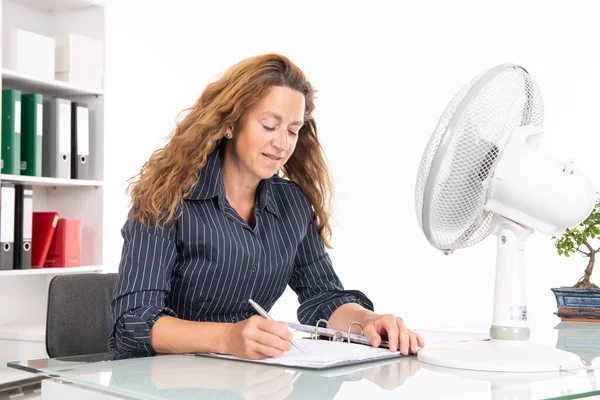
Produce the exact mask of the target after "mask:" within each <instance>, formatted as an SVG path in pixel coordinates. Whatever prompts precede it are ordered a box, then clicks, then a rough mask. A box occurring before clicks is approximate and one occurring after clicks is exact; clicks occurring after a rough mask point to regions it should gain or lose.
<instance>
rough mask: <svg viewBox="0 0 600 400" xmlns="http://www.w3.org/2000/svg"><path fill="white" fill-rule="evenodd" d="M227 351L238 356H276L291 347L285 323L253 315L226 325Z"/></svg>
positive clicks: (252, 358)
mask: <svg viewBox="0 0 600 400" xmlns="http://www.w3.org/2000/svg"><path fill="white" fill-rule="evenodd" d="M225 336H226V337H227V352H228V353H229V354H232V355H234V356H236V357H239V358H246V359H249V360H260V359H263V358H268V357H278V356H280V355H282V354H283V353H284V352H285V351H288V350H289V349H290V348H291V347H292V342H291V340H292V333H291V332H290V331H289V329H288V327H287V324H286V323H285V322H280V321H270V320H268V319H266V318H263V317H261V316H258V315H255V316H252V317H250V318H248V319H246V320H244V321H241V322H237V323H235V324H231V325H228V326H227V332H226V335H225Z"/></svg>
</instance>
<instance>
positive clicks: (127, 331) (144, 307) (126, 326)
mask: <svg viewBox="0 0 600 400" xmlns="http://www.w3.org/2000/svg"><path fill="white" fill-rule="evenodd" d="M121 234H122V236H123V239H124V242H123V251H122V254H121V262H120V265H119V277H118V279H117V283H116V286H115V291H114V295H113V301H112V304H111V314H112V318H113V323H114V327H113V331H112V334H111V336H110V338H109V343H108V345H109V350H110V351H111V352H119V351H121V352H135V353H141V354H144V353H145V354H154V353H155V352H154V349H153V348H152V346H151V344H150V329H151V328H152V326H153V325H154V323H155V322H156V321H157V320H158V318H160V317H162V316H164V315H170V316H173V317H177V315H176V314H175V312H174V311H173V310H171V309H170V308H168V307H166V306H165V297H166V295H167V293H168V292H169V290H170V278H171V274H172V271H173V267H174V265H175V263H176V260H177V246H176V243H177V239H176V236H177V235H176V228H175V223H170V224H167V225H165V226H164V227H163V228H156V227H149V228H148V227H145V226H143V225H142V224H141V223H140V222H139V221H137V220H133V219H130V220H128V221H127V222H126V223H125V225H124V226H123V228H122V229H121Z"/></svg>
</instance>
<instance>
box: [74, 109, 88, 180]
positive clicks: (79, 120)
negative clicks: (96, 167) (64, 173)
mask: <svg viewBox="0 0 600 400" xmlns="http://www.w3.org/2000/svg"><path fill="white" fill-rule="evenodd" d="M71 154H72V155H73V160H72V164H71V178H73V179H91V177H90V162H89V161H90V160H89V157H90V111H89V108H88V106H87V104H84V103H78V102H73V103H72V104H71Z"/></svg>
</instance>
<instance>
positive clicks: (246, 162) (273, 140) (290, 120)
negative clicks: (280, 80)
mask: <svg viewBox="0 0 600 400" xmlns="http://www.w3.org/2000/svg"><path fill="white" fill-rule="evenodd" d="M304 105H305V100H304V95H303V94H302V93H300V92H298V91H296V90H294V89H291V88H289V87H286V86H273V87H271V89H269V91H267V93H266V94H265V95H264V96H263V97H262V99H260V100H259V101H258V102H257V103H256V104H255V105H254V106H253V107H252V108H250V109H249V110H247V111H246V113H245V114H244V115H243V116H242V118H241V119H240V121H239V122H238V124H237V125H236V126H235V127H234V129H233V132H232V135H233V138H232V139H231V142H232V143H231V145H230V146H228V148H229V149H227V148H226V151H228V152H229V154H226V157H230V160H232V161H233V162H234V163H235V164H236V167H237V168H239V169H240V170H241V171H243V173H247V174H248V175H250V176H251V177H253V178H254V177H255V178H257V181H260V180H261V179H268V178H270V177H271V176H273V174H275V173H277V171H278V170H279V169H280V168H281V167H282V166H283V165H284V164H285V163H286V162H287V160H288V159H289V158H290V156H291V155H292V153H293V152H294V149H295V148H296V143H297V142H298V132H299V131H300V128H301V127H302V125H303V124H304Z"/></svg>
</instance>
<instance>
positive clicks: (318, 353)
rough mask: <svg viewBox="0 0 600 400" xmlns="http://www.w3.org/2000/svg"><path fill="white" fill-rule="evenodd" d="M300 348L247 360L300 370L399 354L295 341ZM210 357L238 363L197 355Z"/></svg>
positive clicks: (309, 341) (345, 344)
mask: <svg viewBox="0 0 600 400" xmlns="http://www.w3.org/2000/svg"><path fill="white" fill-rule="evenodd" d="M298 344H299V345H300V347H302V350H303V352H300V351H299V350H297V349H296V348H295V347H292V348H291V350H289V351H286V352H285V353H283V355H281V356H280V357H272V358H266V359H263V360H248V361H251V362H256V363H262V364H275V365H285V366H288V367H299V368H312V369H321V368H330V367H336V366H341V365H349V364H355V363H360V362H366V361H371V360H382V359H385V358H392V357H398V355H400V353H398V352H391V351H389V349H383V348H374V347H370V346H365V345H362V344H354V343H347V342H330V341H328V340H310V339H304V340H302V339H301V340H298ZM198 355H209V356H212V357H219V358H226V359H231V360H239V358H237V357H235V356H231V355H223V354H198Z"/></svg>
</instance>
